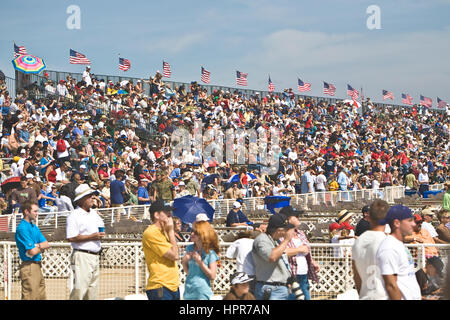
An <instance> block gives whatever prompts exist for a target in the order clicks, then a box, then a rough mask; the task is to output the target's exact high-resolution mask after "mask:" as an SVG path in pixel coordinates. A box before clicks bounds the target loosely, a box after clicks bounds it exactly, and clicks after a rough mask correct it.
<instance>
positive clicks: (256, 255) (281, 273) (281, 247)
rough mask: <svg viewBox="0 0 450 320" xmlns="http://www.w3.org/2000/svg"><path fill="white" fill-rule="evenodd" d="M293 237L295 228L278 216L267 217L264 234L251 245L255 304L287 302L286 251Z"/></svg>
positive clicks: (282, 216)
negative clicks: (256, 301)
mask: <svg viewBox="0 0 450 320" xmlns="http://www.w3.org/2000/svg"><path fill="white" fill-rule="evenodd" d="M294 233H295V227H294V226H293V225H292V224H290V223H289V222H288V220H287V218H286V217H285V216H284V215H282V214H279V213H277V214H274V215H272V216H271V217H270V219H269V224H268V225H267V231H266V232H265V233H261V234H260V235H259V236H258V237H256V239H255V241H254V242H253V248H252V254H253V261H254V263H255V276H256V285H255V298H256V300H288V299H289V289H288V280H289V278H290V277H291V271H290V270H289V269H290V267H289V262H288V257H287V255H286V248H287V245H288V243H289V241H290V240H291V239H292V237H293V236H294ZM281 238H283V240H282V241H280V240H281Z"/></svg>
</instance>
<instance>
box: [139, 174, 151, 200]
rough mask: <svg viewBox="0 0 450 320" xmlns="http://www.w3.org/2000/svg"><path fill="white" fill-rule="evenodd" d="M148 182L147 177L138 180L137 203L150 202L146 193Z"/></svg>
mask: <svg viewBox="0 0 450 320" xmlns="http://www.w3.org/2000/svg"><path fill="white" fill-rule="evenodd" d="M149 182H150V180H148V179H147V178H142V179H141V180H139V189H138V192H137V196H138V204H150V196H149V194H148V189H147V185H148V183H149Z"/></svg>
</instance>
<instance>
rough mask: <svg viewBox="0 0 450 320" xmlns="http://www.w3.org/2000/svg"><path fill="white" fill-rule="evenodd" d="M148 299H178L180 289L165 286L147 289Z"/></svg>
mask: <svg viewBox="0 0 450 320" xmlns="http://www.w3.org/2000/svg"><path fill="white" fill-rule="evenodd" d="M146 293H147V297H148V300H180V290H179V289H177V291H171V290H169V289H167V288H166V287H162V288H159V289H153V290H147V291H146Z"/></svg>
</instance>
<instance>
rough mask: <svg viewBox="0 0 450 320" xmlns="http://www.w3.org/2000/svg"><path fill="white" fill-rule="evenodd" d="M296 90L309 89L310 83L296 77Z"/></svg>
mask: <svg viewBox="0 0 450 320" xmlns="http://www.w3.org/2000/svg"><path fill="white" fill-rule="evenodd" d="M297 85H298V87H297V88H298V91H300V92H304V91H311V83H307V82H303V81H302V80H300V79H298V78H297Z"/></svg>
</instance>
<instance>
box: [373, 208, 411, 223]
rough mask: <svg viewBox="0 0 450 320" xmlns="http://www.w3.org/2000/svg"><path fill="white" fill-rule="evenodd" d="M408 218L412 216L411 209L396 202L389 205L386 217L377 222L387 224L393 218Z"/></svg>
mask: <svg viewBox="0 0 450 320" xmlns="http://www.w3.org/2000/svg"><path fill="white" fill-rule="evenodd" d="M409 218H413V215H412V211H411V209H410V208H408V207H406V206H403V205H401V204H398V205H395V206H392V207H390V208H389V210H388V212H387V213H386V217H385V218H384V219H381V220H380V221H379V222H378V224H380V225H383V224H388V223H389V222H391V221H394V220H395V219H398V220H405V219H409Z"/></svg>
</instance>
